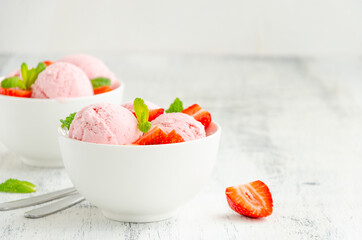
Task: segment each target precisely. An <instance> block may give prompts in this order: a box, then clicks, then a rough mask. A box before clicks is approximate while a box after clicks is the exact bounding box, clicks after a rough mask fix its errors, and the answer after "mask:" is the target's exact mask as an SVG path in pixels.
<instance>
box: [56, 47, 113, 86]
mask: <svg viewBox="0 0 362 240" xmlns="http://www.w3.org/2000/svg"><path fill="white" fill-rule="evenodd" d="M58 62H67V63H71V64H74V65H76V66H77V67H79V68H80V69H82V70H83V71H84V72H85V74H86V75H87V77H88V78H89V79H93V78H97V77H105V78H109V79H110V80H111V83H112V86H115V85H118V84H119V80H118V79H117V78H116V76H115V75H114V73H113V72H111V70H109V68H108V67H107V66H106V65H105V64H104V63H103V62H102V61H101V60H99V59H98V58H95V57H93V56H90V55H86V54H74V55H69V56H67V57H65V58H62V59H60V60H58Z"/></svg>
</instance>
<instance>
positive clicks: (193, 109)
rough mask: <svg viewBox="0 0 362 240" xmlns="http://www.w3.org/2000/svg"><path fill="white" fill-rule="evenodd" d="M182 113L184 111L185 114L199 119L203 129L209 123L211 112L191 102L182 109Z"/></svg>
mask: <svg viewBox="0 0 362 240" xmlns="http://www.w3.org/2000/svg"><path fill="white" fill-rule="evenodd" d="M182 113H185V114H187V115H190V116H192V117H194V118H195V120H197V121H199V122H201V123H202V125H204V127H205V129H206V128H207V127H208V126H209V125H210V123H211V120H212V119H211V114H210V113H209V112H208V111H206V110H205V109H203V108H202V107H200V106H199V105H198V104H193V105H191V106H190V107H188V108H186V109H184V110H183V111H182Z"/></svg>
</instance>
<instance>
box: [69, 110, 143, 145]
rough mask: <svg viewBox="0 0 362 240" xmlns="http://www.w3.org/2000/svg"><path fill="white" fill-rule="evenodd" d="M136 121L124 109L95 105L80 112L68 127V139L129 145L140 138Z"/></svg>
mask: <svg viewBox="0 0 362 240" xmlns="http://www.w3.org/2000/svg"><path fill="white" fill-rule="evenodd" d="M137 123H138V122H137V119H136V118H135V116H134V115H133V114H132V113H131V112H130V111H128V110H127V109H126V108H124V107H122V106H119V105H116V104H111V103H97V104H93V105H90V106H87V107H85V108H83V109H82V110H80V111H79V112H78V113H77V114H76V115H75V118H74V120H73V122H72V124H71V125H70V129H69V137H71V138H73V139H77V140H81V141H84V142H92V143H101V144H115V145H122V144H131V143H133V142H135V141H136V140H137V139H138V138H139V137H141V135H142V132H141V131H140V130H138V127H137Z"/></svg>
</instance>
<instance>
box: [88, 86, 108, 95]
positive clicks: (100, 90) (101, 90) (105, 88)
mask: <svg viewBox="0 0 362 240" xmlns="http://www.w3.org/2000/svg"><path fill="white" fill-rule="evenodd" d="M110 91H112V88H111V87H110V86H102V87H99V88H95V89H93V92H94V95H97V94H101V93H106V92H110Z"/></svg>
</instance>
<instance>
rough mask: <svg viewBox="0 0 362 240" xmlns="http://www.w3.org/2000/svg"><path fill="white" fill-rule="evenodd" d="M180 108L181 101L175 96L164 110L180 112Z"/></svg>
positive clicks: (181, 108)
mask: <svg viewBox="0 0 362 240" xmlns="http://www.w3.org/2000/svg"><path fill="white" fill-rule="evenodd" d="M182 110H184V107H183V103H182V101H181V100H180V99H179V98H176V99H175V101H173V103H171V105H170V107H169V108H168V109H167V110H166V113H173V112H182Z"/></svg>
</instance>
